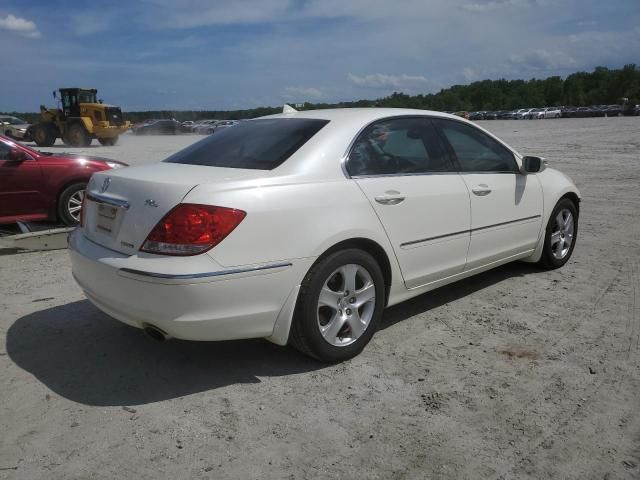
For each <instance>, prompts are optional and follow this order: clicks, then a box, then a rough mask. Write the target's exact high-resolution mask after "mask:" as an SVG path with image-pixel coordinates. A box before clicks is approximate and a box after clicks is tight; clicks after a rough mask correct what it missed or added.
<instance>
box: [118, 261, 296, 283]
mask: <svg viewBox="0 0 640 480" xmlns="http://www.w3.org/2000/svg"><path fill="white" fill-rule="evenodd" d="M291 265H292V264H291V263H276V264H273V265H263V266H260V267H250V268H236V269H233V270H221V271H218V272H204V273H187V274H170V273H156V272H145V271H143V270H134V269H133V268H121V269H119V270H118V271H119V272H123V273H131V274H134V275H140V276H142V277H150V278H164V279H169V280H193V279H196V278H207V277H220V276H222V275H233V274H234V273H248V272H258V271H261V270H270V269H273V268H282V267H290V266H291Z"/></svg>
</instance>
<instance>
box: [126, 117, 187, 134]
mask: <svg viewBox="0 0 640 480" xmlns="http://www.w3.org/2000/svg"><path fill="white" fill-rule="evenodd" d="M189 131H190V130H189V129H187V128H186V127H183V126H182V124H181V123H180V122H178V121H176V120H155V121H152V122H148V123H144V124H142V125H141V126H139V127H136V126H134V127H133V133H134V134H136V135H176V134H178V133H186V132H189Z"/></svg>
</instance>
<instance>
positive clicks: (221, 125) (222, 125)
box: [216, 120, 238, 131]
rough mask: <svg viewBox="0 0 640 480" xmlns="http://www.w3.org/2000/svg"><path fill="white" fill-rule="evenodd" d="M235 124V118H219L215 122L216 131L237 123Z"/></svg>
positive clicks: (236, 122)
mask: <svg viewBox="0 0 640 480" xmlns="http://www.w3.org/2000/svg"><path fill="white" fill-rule="evenodd" d="M237 124H238V121H237V120H220V121H219V122H218V123H216V131H217V130H221V129H224V128H229V127H233V126H234V125H237Z"/></svg>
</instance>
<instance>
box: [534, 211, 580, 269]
mask: <svg viewBox="0 0 640 480" xmlns="http://www.w3.org/2000/svg"><path fill="white" fill-rule="evenodd" d="M561 212H569V213H570V214H571V216H572V218H573V232H572V236H571V245H570V246H569V248H568V249H567V250H566V253H564V254H563V255H562V256H561V257H560V258H559V254H558V249H559V248H561V246H560V245H559V244H558V243H556V239H557V237H553V238H552V236H553V235H554V233H556V232H559V231H560V232H562V228H561V226H560V225H559V223H558V216H559V215H560V213H561ZM561 237H562V240H560V241H561V242H565V245H566V241H567V240H565V238H568V235H567V234H566V233H562V234H561ZM577 240H578V209H577V207H576V205H575V204H574V203H573V201H571V200H570V199H568V198H562V199H561V200H560V201H559V202H558V203H557V204H556V206H555V208H554V209H553V212H551V216H550V217H549V222H548V223H547V228H546V230H545V235H544V247H543V249H542V257H541V258H540V261H539V262H538V264H539V265H540V266H541V267H543V268H547V269H550V270H551V269H555V268H560V267H562V266H563V265H564V264H565V263H567V262H568V261H569V259H570V258H571V255H572V254H573V249H574V248H575V246H576V241H577ZM563 250H564V249H563Z"/></svg>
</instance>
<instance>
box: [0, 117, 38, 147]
mask: <svg viewBox="0 0 640 480" xmlns="http://www.w3.org/2000/svg"><path fill="white" fill-rule="evenodd" d="M28 128H29V123H28V122H26V121H24V120H22V119H20V118H18V117H13V116H11V115H0V135H6V136H7V137H9V138H13V139H14V140H21V141H27V142H28V141H31V136H30V135H29V134H27V129H28Z"/></svg>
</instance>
